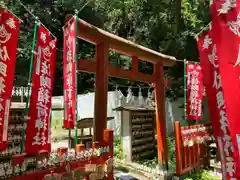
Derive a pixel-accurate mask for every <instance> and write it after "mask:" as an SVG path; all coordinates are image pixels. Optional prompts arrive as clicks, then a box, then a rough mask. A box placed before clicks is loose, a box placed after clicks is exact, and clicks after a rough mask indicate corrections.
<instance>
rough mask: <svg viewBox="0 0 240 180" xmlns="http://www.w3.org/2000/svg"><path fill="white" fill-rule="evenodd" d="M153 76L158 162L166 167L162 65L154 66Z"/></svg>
mask: <svg viewBox="0 0 240 180" xmlns="http://www.w3.org/2000/svg"><path fill="white" fill-rule="evenodd" d="M154 75H155V77H156V78H157V79H158V81H156V82H155V101H156V131H157V146H158V161H159V163H161V164H163V165H167V164H168V158H167V142H166V141H167V139H166V120H165V87H164V70H163V66H162V64H160V63H158V64H155V65H154Z"/></svg>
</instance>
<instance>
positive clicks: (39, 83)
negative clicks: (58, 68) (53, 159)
mask: <svg viewBox="0 0 240 180" xmlns="http://www.w3.org/2000/svg"><path fill="white" fill-rule="evenodd" d="M55 46H56V40H55V39H54V40H52V37H51V35H50V33H49V32H48V30H46V29H45V28H44V27H42V26H41V25H40V26H39V27H38V36H37V43H36V55H35V59H34V66H33V75H32V84H33V86H32V93H31V98H30V106H29V113H28V116H29V119H30V120H28V121H27V134H26V143H25V150H26V152H28V153H36V152H38V151H39V150H46V151H50V149H49V147H50V146H49V143H51V142H50V141H49V138H50V137H49V134H50V133H49V126H50V118H51V117H50V116H51V114H50V113H51V104H52V88H53V81H54V70H55V53H56V48H55Z"/></svg>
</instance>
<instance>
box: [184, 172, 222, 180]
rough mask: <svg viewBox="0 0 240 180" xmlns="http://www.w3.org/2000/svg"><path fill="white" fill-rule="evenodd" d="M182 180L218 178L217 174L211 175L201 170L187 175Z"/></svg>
mask: <svg viewBox="0 0 240 180" xmlns="http://www.w3.org/2000/svg"><path fill="white" fill-rule="evenodd" d="M184 180H220V178H219V177H218V176H213V175H211V174H210V173H209V172H207V171H205V170H201V171H197V172H195V173H193V174H191V175H189V176H188V177H186V178H185V179H184Z"/></svg>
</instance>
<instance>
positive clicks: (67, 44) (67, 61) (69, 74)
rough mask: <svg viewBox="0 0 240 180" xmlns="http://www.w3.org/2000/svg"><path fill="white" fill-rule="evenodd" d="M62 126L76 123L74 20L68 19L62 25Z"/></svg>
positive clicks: (71, 125) (68, 126)
mask: <svg viewBox="0 0 240 180" xmlns="http://www.w3.org/2000/svg"><path fill="white" fill-rule="evenodd" d="M63 76H64V127H65V128H72V129H73V128H75V125H76V98H77V94H76V21H75V19H74V18H72V19H70V20H69V21H68V22H67V24H66V25H65V26H64V60H63Z"/></svg>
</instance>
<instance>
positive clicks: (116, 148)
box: [114, 136, 124, 159]
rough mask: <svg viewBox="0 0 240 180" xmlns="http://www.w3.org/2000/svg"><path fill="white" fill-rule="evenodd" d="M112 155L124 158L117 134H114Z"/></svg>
mask: <svg viewBox="0 0 240 180" xmlns="http://www.w3.org/2000/svg"><path fill="white" fill-rule="evenodd" d="M114 156H115V157H116V158H118V159H124V154H123V150H122V147H121V139H120V137H119V136H114Z"/></svg>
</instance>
